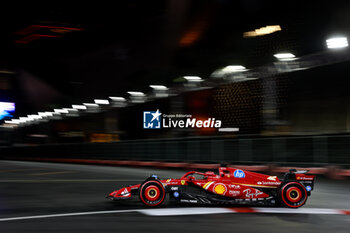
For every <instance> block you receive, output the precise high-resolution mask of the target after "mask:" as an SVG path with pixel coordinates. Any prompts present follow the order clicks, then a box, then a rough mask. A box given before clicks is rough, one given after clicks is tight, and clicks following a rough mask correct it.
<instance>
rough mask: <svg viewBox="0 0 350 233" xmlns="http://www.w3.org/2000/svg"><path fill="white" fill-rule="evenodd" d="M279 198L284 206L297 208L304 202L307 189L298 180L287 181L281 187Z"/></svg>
mask: <svg viewBox="0 0 350 233" xmlns="http://www.w3.org/2000/svg"><path fill="white" fill-rule="evenodd" d="M280 199H281V203H282V204H283V205H284V206H287V207H290V208H299V207H301V206H303V205H304V204H305V203H306V200H307V191H306V189H305V187H304V186H303V185H302V184H300V183H298V182H289V183H286V184H284V185H283V186H282V187H281V189H280Z"/></svg>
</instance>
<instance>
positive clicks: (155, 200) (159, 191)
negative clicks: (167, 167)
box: [139, 180, 166, 207]
mask: <svg viewBox="0 0 350 233" xmlns="http://www.w3.org/2000/svg"><path fill="white" fill-rule="evenodd" d="M165 196H166V192H165V189H164V186H163V184H162V183H161V182H159V181H157V180H146V181H145V182H144V183H142V184H141V185H140V188H139V197H140V200H141V202H142V203H143V204H145V205H147V206H152V207H155V206H160V205H161V204H162V203H163V202H164V200H165Z"/></svg>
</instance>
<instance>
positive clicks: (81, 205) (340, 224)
mask: <svg viewBox="0 0 350 233" xmlns="http://www.w3.org/2000/svg"><path fill="white" fill-rule="evenodd" d="M154 173H156V174H157V175H158V176H159V177H161V178H169V177H171V178H178V177H181V175H182V174H183V173H184V172H183V171H174V170H155V169H141V168H127V167H105V166H93V165H72V164H54V163H36V162H13V161H0V232H35V233H40V232H165V231H166V232H239V233H241V232H327V233H328V232H349V231H350V230H349V229H350V215H343V214H327V213H328V211H333V210H334V209H347V210H350V201H349V199H350V181H349V180H343V181H336V180H327V179H322V178H320V179H318V180H317V181H316V185H315V190H314V191H313V193H312V196H311V197H310V199H309V200H308V202H307V204H306V205H305V206H304V207H302V208H300V209H298V210H308V211H309V212H310V213H308V214H304V213H301V214H300V213H278V211H277V212H276V210H278V209H276V208H268V209H267V210H272V211H273V212H274V213H235V214H230V213H226V212H230V211H228V208H226V207H225V208H222V207H215V208H206V207H200V208H194V207H193V206H192V207H189V206H181V207H177V206H170V207H168V208H167V209H164V208H163V209H160V210H156V211H158V212H155V213H156V214H153V215H152V214H151V215H147V214H146V212H147V211H151V213H153V212H152V211H153V210H150V209H147V208H145V207H144V206H142V205H141V204H138V203H133V202H131V203H124V204H122V203H120V204H118V203H115V202H111V201H109V200H108V199H105V198H104V197H105V195H106V194H108V193H109V192H110V191H112V190H114V189H117V188H119V187H121V186H124V185H128V184H137V183H140V182H142V181H143V180H144V179H145V178H146V177H147V176H149V175H150V174H154ZM320 208H322V210H320ZM168 210H169V211H168ZM222 210H224V211H222ZM286 210H287V211H288V210H290V209H286ZM159 211H160V212H159ZM162 211H163V212H162ZM164 211H167V213H168V215H170V216H154V215H157V214H159V213H164ZM191 211H192V212H191ZM193 211H194V212H198V211H199V212H202V214H191V213H194V212H193ZM322 211H323V212H324V211H325V212H326V214H320V213H322ZM215 212H217V213H215ZM169 213H170V214H169ZM174 213H176V214H174ZM203 213H211V214H203ZM187 214H190V215H187Z"/></svg>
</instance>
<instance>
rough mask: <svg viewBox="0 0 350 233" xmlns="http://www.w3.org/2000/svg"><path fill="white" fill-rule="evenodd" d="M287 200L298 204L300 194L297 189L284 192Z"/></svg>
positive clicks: (292, 188) (293, 188)
mask: <svg viewBox="0 0 350 233" xmlns="http://www.w3.org/2000/svg"><path fill="white" fill-rule="evenodd" d="M286 195H287V199H288V200H289V201H291V202H298V201H300V199H301V198H302V193H301V191H300V189H298V188H297V187H290V188H288V189H287V191H286Z"/></svg>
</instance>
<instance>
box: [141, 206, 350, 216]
mask: <svg viewBox="0 0 350 233" xmlns="http://www.w3.org/2000/svg"><path fill="white" fill-rule="evenodd" d="M138 212H139V213H142V214H145V215H149V216H179V215H199V214H202V215H203V214H227V213H231V214H234V213H256V214H261V213H266V214H337V215H344V214H346V215H350V211H349V210H338V209H320V208H300V209H290V208H249V207H240V208H211V207H209V208H204V207H199V208H167V209H166V208H164V209H143V210H138Z"/></svg>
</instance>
